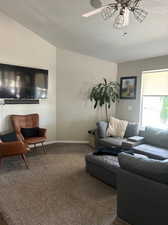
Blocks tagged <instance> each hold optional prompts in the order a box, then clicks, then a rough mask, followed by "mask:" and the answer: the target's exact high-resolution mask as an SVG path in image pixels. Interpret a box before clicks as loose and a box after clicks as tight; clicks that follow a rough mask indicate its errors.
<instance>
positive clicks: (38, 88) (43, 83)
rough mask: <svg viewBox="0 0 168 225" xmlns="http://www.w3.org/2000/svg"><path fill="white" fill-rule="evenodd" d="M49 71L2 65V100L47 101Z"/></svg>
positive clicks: (0, 68)
mask: <svg viewBox="0 0 168 225" xmlns="http://www.w3.org/2000/svg"><path fill="white" fill-rule="evenodd" d="M47 91H48V70H43V69H35V68H29V67H22V66H14V65H7V64H0V98H1V99H46V98H47Z"/></svg>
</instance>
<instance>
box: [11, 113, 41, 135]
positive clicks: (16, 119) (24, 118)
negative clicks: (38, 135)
mask: <svg viewBox="0 0 168 225" xmlns="http://www.w3.org/2000/svg"><path fill="white" fill-rule="evenodd" d="M10 118H11V122H12V125H13V128H14V130H15V131H17V132H20V129H21V128H33V127H39V115H38V114H29V115H11V116H10Z"/></svg>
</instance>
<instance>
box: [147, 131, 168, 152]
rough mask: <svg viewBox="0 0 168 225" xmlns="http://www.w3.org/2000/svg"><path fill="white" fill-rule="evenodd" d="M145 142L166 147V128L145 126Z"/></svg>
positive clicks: (167, 145)
mask: <svg viewBox="0 0 168 225" xmlns="http://www.w3.org/2000/svg"><path fill="white" fill-rule="evenodd" d="M145 143H146V144H149V145H154V146H157V147H161V148H167V149H168V130H163V129H158V128H153V127H146V129H145Z"/></svg>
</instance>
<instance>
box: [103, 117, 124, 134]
mask: <svg viewBox="0 0 168 225" xmlns="http://www.w3.org/2000/svg"><path fill="white" fill-rule="evenodd" d="M127 125H128V121H125V120H119V119H116V118H114V117H110V122H109V127H108V129H107V136H113V137H121V138H123V137H124V135H125V131H126V128H127Z"/></svg>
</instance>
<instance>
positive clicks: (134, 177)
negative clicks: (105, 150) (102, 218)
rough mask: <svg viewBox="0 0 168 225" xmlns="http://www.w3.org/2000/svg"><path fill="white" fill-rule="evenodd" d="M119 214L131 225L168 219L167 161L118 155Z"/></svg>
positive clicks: (149, 224)
mask: <svg viewBox="0 0 168 225" xmlns="http://www.w3.org/2000/svg"><path fill="white" fill-rule="evenodd" d="M119 164H120V168H118V170H117V215H118V217H119V218H121V219H122V220H124V221H126V222H128V223H129V224H132V225H166V224H167V223H168V222H167V221H168V213H167V208H168V160H154V159H150V158H147V157H146V158H144V156H143V157H142V155H140V156H136V155H135V156H134V155H129V154H125V153H121V154H120V155H119Z"/></svg>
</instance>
